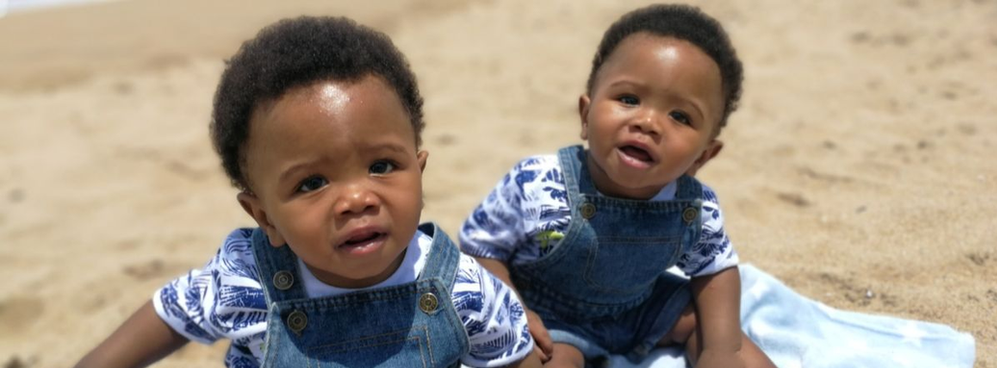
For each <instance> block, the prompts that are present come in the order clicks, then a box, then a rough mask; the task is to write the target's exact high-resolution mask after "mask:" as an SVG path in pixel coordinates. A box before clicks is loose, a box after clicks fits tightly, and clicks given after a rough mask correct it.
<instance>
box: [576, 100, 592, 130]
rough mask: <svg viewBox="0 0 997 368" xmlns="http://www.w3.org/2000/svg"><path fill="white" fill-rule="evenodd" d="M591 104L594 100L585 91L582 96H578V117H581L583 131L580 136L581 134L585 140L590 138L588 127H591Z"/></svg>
mask: <svg viewBox="0 0 997 368" xmlns="http://www.w3.org/2000/svg"><path fill="white" fill-rule="evenodd" d="M591 104H592V100H591V99H590V98H589V95H588V94H587V93H583V94H582V95H581V96H580V97H578V117H579V118H580V119H581V122H582V132H581V134H580V136H581V138H582V140H583V141H584V140H588V139H589V134H588V127H589V122H588V115H589V106H590V105H591Z"/></svg>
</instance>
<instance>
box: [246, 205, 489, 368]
mask: <svg viewBox="0 0 997 368" xmlns="http://www.w3.org/2000/svg"><path fill="white" fill-rule="evenodd" d="M419 230H421V231H422V232H424V233H426V234H427V235H429V236H431V237H432V238H433V245H432V248H431V250H430V251H429V255H428V256H427V259H426V265H425V268H423V270H422V273H421V274H420V275H419V277H418V278H417V279H416V280H415V281H414V282H410V283H406V284H402V285H396V286H389V287H384V288H377V289H372V290H363V291H357V292H352V293H347V294H342V295H336V296H329V297H323V298H308V297H307V296H306V295H305V290H304V285H303V283H302V282H300V280H301V277H300V273H299V270H298V262H297V257H296V256H295V255H294V253H292V252H291V249H290V247H288V246H286V245H285V246H282V247H280V248H274V247H272V246H271V245H270V242H269V240H268V239H267V236H266V234H265V233H264V232H263V231H262V230H260V229H256V230H255V231H253V240H252V243H253V254H254V255H255V256H256V264H257V266H258V267H259V274H260V283H261V284H262V285H263V290H264V294H265V296H266V301H267V306H268V309H269V312H268V316H267V334H266V342H265V343H264V348H263V351H264V355H263V365H262V366H263V367H337V368H338V367H406V368H407V367H455V366H458V365H459V363H460V358H461V357H462V356H464V355H465V354H467V353H468V351H469V349H470V343H469V342H468V338H467V332H465V331H464V325H463V324H461V321H460V318H458V316H457V312H456V311H455V310H454V306H453V303H452V302H451V300H450V295H451V294H450V290H451V288H452V287H453V284H454V279H455V276H456V273H457V266H458V264H459V257H460V251H459V250H458V249H457V247H456V246H455V245H454V244H453V243H451V241H450V239H449V238H448V237H447V235H446V234H445V233H443V231H442V230H440V229H439V228H438V227H437V226H436V225H435V224H432V223H427V224H422V225H420V226H419Z"/></svg>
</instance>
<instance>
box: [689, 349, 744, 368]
mask: <svg viewBox="0 0 997 368" xmlns="http://www.w3.org/2000/svg"><path fill="white" fill-rule="evenodd" d="M696 368H744V361H743V360H741V356H740V355H739V354H738V353H737V352H734V351H711V350H709V349H706V350H703V353H702V354H700V355H699V361H697V362H696Z"/></svg>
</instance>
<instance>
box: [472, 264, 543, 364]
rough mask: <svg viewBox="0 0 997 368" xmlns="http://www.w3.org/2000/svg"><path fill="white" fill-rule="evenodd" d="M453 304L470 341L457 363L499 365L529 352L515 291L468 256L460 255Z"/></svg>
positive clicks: (523, 316) (530, 343)
mask: <svg viewBox="0 0 997 368" xmlns="http://www.w3.org/2000/svg"><path fill="white" fill-rule="evenodd" d="M453 303H454V307H455V308H456V310H457V315H458V316H460V319H461V322H462V323H463V324H464V329H465V330H466V331H467V336H468V339H469V341H470V345H471V349H470V352H469V353H468V355H466V356H465V357H463V358H462V359H461V363H463V364H465V365H467V366H471V367H501V366H506V365H509V364H512V363H515V362H518V361H520V360H522V359H523V358H525V357H526V356H527V355H528V354H529V353H530V352H532V351H533V337H532V336H531V335H530V331H529V329H528V328H527V326H526V314H525V311H524V310H523V305H522V303H520V301H519V299H518V298H517V297H516V294H515V293H514V292H512V290H511V289H510V288H509V287H508V286H506V285H505V284H504V283H502V281H500V280H499V279H498V278H496V277H495V276H493V275H492V274H491V273H489V272H488V271H486V270H485V269H484V268H483V267H481V265H480V264H478V262H477V261H475V260H474V259H473V258H471V257H467V256H461V262H460V268H459V270H458V272H457V280H456V282H454V289H453Z"/></svg>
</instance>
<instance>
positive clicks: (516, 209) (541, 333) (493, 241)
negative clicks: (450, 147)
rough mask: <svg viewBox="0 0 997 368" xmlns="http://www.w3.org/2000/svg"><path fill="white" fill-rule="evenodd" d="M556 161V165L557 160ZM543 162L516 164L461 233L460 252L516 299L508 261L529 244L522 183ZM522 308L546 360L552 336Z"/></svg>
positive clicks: (532, 158) (534, 160) (532, 159)
mask: <svg viewBox="0 0 997 368" xmlns="http://www.w3.org/2000/svg"><path fill="white" fill-rule="evenodd" d="M553 160H555V162H556V157H554V158H553ZM542 161H543V158H542V157H540V156H535V157H531V158H527V159H525V160H523V161H520V162H519V163H518V164H516V166H514V167H513V168H512V170H510V171H509V173H508V174H506V175H505V177H503V178H502V179H501V180H499V182H498V184H496V185H495V188H494V189H493V190H492V192H491V193H489V194H488V196H487V197H486V198H485V200H484V201H483V202H482V203H481V204H480V205H478V207H477V208H475V209H474V212H473V213H472V214H471V216H470V217H469V218H468V219H467V221H465V222H464V226H463V227H462V228H461V231H460V234H459V239H460V249H461V251H462V252H464V253H465V254H468V255H470V256H472V257H474V258H475V259H476V260H477V261H478V263H480V264H481V265H482V266H484V268H485V269H487V270H488V271H489V272H491V273H492V274H494V275H495V276H496V277H498V278H499V279H500V280H502V282H504V283H505V284H506V285H508V286H509V288H510V289H512V291H513V292H514V293H516V295H517V296H519V291H518V290H516V287H515V285H514V284H513V283H512V278H511V277H510V276H509V261H510V260H511V259H512V256H513V254H515V253H516V252H517V251H518V248H519V247H521V246H524V245H527V244H528V242H527V239H526V232H525V230H524V224H523V219H524V214H523V209H522V207H521V202H522V199H523V187H522V183H523V182H524V181H529V180H530V178H534V177H535V176H536V175H537V173H538V171H537V170H538V167H539V166H538V165H543V162H542ZM520 300H522V298H520ZM523 309H524V311H525V313H526V316H527V323H528V324H529V326H530V332H531V333H532V334H533V338H534V341H535V343H536V346H537V348H539V350H540V351H539V352H538V353H539V354H540V357H541V359H542V360H544V361H546V360H547V358H548V357H549V356H550V353H551V352H552V351H553V349H554V344H553V341H552V340H551V338H550V334H549V333H548V332H547V329H546V328H544V325H543V321H541V320H540V318H539V317H538V316H537V314H536V313H534V312H533V311H531V310H530V309H529V307H528V306H527V305H525V302H524V304H523Z"/></svg>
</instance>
